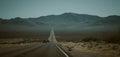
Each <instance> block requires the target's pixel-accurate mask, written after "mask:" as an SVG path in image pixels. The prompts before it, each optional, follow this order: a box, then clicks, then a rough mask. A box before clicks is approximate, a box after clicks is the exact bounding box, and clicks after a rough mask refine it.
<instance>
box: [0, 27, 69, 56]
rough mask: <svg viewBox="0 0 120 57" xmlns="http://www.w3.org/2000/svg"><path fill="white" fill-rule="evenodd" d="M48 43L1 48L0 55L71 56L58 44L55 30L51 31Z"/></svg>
mask: <svg viewBox="0 0 120 57" xmlns="http://www.w3.org/2000/svg"><path fill="white" fill-rule="evenodd" d="M48 40H49V42H48V43H34V44H31V45H25V46H19V47H8V48H0V57H69V56H68V55H67V54H66V53H65V52H64V51H63V50H62V49H61V48H60V47H59V46H58V45H57V44H58V43H57V40H56V38H55V33H54V30H53V29H52V30H51V32H50V36H49V37H48Z"/></svg>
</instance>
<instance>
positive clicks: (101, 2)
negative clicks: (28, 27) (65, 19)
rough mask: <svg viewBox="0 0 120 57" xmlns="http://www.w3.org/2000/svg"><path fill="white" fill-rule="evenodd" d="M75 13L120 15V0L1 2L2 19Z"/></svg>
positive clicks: (19, 0) (8, 0)
mask: <svg viewBox="0 0 120 57" xmlns="http://www.w3.org/2000/svg"><path fill="white" fill-rule="evenodd" d="M65 12H73V13H79V14H91V15H98V16H108V15H120V0H0V17H1V18H14V17H23V18H27V17H39V16H45V15H51V14H57V15H58V14H62V13H65Z"/></svg>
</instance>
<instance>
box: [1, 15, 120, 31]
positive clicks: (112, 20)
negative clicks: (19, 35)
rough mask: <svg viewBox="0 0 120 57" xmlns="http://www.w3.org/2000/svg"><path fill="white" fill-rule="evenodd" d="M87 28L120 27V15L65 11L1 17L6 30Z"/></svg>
mask: <svg viewBox="0 0 120 57" xmlns="http://www.w3.org/2000/svg"><path fill="white" fill-rule="evenodd" d="M51 27H54V28H55V29H67V30H86V29H101V30H103V29H105V30H109V29H119V28H120V16H118V15H111V16H107V17H100V16H96V15H88V14H77V13H63V14H60V15H48V16H40V17H37V18H21V17H16V18H11V19H2V18H0V31H4V30H41V29H50V28H51Z"/></svg>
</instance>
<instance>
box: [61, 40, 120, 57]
mask: <svg viewBox="0 0 120 57" xmlns="http://www.w3.org/2000/svg"><path fill="white" fill-rule="evenodd" d="M60 43H61V44H62V45H63V46H65V47H66V48H68V50H69V49H76V50H79V51H81V52H93V53H101V54H105V55H110V56H113V57H120V44H113V43H106V42H104V41H101V42H96V41H91V42H60Z"/></svg>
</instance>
